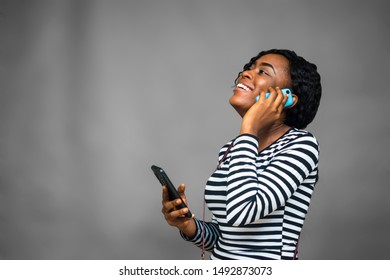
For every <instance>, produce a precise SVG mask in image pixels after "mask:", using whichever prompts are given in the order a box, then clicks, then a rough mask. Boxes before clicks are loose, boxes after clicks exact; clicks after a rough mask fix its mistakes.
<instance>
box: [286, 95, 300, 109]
mask: <svg viewBox="0 0 390 280" xmlns="http://www.w3.org/2000/svg"><path fill="white" fill-rule="evenodd" d="M292 98H293V104H291V105H290V106H288V107H287V108H292V107H294V106H295V105H296V104H297V103H298V96H296V95H295V94H292Z"/></svg>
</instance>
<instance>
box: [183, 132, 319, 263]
mask: <svg viewBox="0 0 390 280" xmlns="http://www.w3.org/2000/svg"><path fill="white" fill-rule="evenodd" d="M229 144H230V143H228V144H226V145H225V146H224V147H223V148H222V149H221V151H220V154H219V157H220V159H221V157H222V155H223V154H224V153H225V151H226V149H227V146H228V145H229ZM258 145H259V144H258V140H257V138H256V137H255V136H253V135H249V134H245V135H240V136H238V137H237V138H236V139H234V140H233V146H232V148H231V150H230V152H229V154H228V155H227V157H226V158H225V160H224V161H223V162H222V163H221V165H220V167H219V168H218V169H217V170H216V171H215V172H214V173H213V174H212V175H211V177H210V179H209V180H208V182H207V185H206V189H205V199H206V203H207V206H208V207H209V209H210V211H211V212H212V213H213V219H212V221H211V222H207V223H205V244H207V246H206V248H208V249H209V250H211V251H212V252H213V254H212V256H211V258H212V259H243V258H260V259H282V258H287V259H288V258H292V257H293V255H294V251H295V249H296V244H297V241H298V237H299V235H300V232H301V230H302V226H303V222H304V220H305V216H306V214H307V211H308V207H309V204H310V200H311V196H312V193H313V190H314V186H315V184H316V182H317V178H318V158H319V146H318V142H317V140H316V139H315V137H314V136H313V135H311V134H310V133H308V132H306V131H303V130H298V129H290V130H289V131H288V132H287V133H286V134H285V135H283V136H282V137H281V138H279V139H278V140H277V141H275V142H274V143H273V144H271V145H270V146H269V147H267V148H266V149H264V150H263V151H261V152H260V153H259V152H258ZM202 224H203V223H201V222H200V221H197V227H198V234H197V236H196V237H195V238H194V239H193V240H191V241H192V242H194V243H195V244H196V245H198V246H201V235H200V233H199V232H200V231H201V227H202Z"/></svg>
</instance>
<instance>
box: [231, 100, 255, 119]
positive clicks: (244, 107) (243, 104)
mask: <svg viewBox="0 0 390 280" xmlns="http://www.w3.org/2000/svg"><path fill="white" fill-rule="evenodd" d="M229 103H230V105H232V106H233V108H234V109H235V110H236V111H237V113H238V114H240V116H241V117H243V116H244V115H245V113H246V112H247V111H248V110H249V108H250V107H252V105H253V103H252V102H250V101H249V100H248V99H247V98H245V99H244V98H240V97H238V96H235V95H233V96H232V97H230V99H229Z"/></svg>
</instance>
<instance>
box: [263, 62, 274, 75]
mask: <svg viewBox="0 0 390 280" xmlns="http://www.w3.org/2000/svg"><path fill="white" fill-rule="evenodd" d="M260 65H262V66H266V67H270V68H271V69H272V71H274V73H275V74H276V72H275V68H274V67H273V66H272V64H269V63H267V62H262V63H260Z"/></svg>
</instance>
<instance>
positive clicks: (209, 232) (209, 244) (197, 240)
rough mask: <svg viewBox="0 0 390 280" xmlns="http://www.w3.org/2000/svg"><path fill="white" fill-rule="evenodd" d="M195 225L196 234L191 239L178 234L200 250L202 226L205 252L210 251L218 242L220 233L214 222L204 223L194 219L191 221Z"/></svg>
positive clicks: (213, 220)
mask: <svg viewBox="0 0 390 280" xmlns="http://www.w3.org/2000/svg"><path fill="white" fill-rule="evenodd" d="M193 220H194V222H195V225H196V234H195V235H194V236H193V237H188V236H187V235H185V234H184V233H183V232H180V234H181V236H182V237H183V238H184V240H187V241H190V242H192V243H193V244H195V245H196V246H198V247H199V248H202V228H203V226H204V246H205V250H206V251H212V250H213V249H214V245H215V243H216V242H217V241H218V238H219V236H220V234H221V233H220V231H219V227H218V224H217V223H216V220H215V219H214V217H213V219H212V221H211V222H204V223H203V221H201V220H198V219H196V218H194V219H193Z"/></svg>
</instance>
